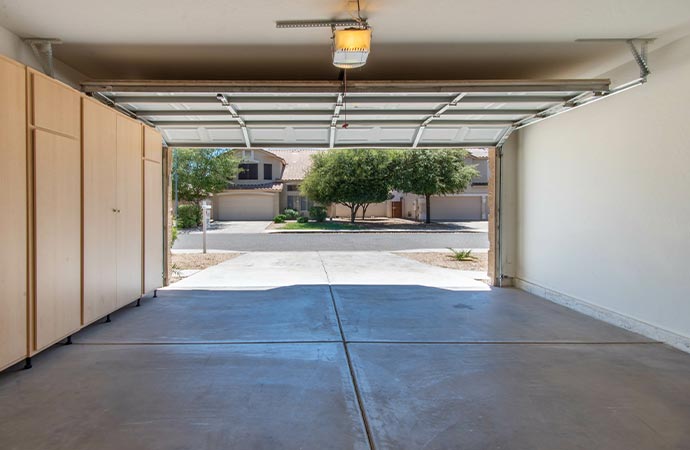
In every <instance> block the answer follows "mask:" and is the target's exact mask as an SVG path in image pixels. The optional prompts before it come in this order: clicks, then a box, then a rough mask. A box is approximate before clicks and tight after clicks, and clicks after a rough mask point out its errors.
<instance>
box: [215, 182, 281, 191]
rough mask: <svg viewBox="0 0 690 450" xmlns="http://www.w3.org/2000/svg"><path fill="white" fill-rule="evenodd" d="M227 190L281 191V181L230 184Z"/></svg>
mask: <svg viewBox="0 0 690 450" xmlns="http://www.w3.org/2000/svg"><path fill="white" fill-rule="evenodd" d="M228 190H229V191H271V192H273V191H275V192H281V191H282V190H283V183H278V182H269V183H252V184H249V183H247V184H244V183H243V184H230V185H228Z"/></svg>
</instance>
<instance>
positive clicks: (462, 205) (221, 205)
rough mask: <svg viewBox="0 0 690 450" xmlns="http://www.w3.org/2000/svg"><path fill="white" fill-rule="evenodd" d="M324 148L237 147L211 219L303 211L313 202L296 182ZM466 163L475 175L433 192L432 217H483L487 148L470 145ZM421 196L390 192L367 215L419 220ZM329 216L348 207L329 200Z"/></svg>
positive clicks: (267, 217) (214, 201)
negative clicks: (454, 190)
mask: <svg viewBox="0 0 690 450" xmlns="http://www.w3.org/2000/svg"><path fill="white" fill-rule="evenodd" d="M321 151H328V150H311V149H275V150H265V149H240V150H236V152H237V154H238V156H239V157H240V158H241V163H240V164H241V166H242V168H243V169H244V170H243V171H242V172H241V173H240V174H239V175H238V177H237V179H235V180H234V181H233V182H232V183H231V184H230V185H228V189H227V190H225V191H224V192H222V193H220V194H216V195H214V196H213V199H212V204H213V218H214V220H271V219H272V218H273V217H275V216H276V215H277V214H279V213H280V212H282V211H283V210H285V209H286V208H292V209H295V210H297V211H300V212H301V213H302V214H304V215H307V214H308V212H309V208H310V207H311V206H312V205H313V202H312V201H311V200H309V199H308V198H306V197H304V196H302V195H300V192H299V185H300V183H301V181H302V180H303V179H304V176H305V174H306V173H307V171H308V170H309V167H310V166H311V156H312V155H313V154H315V153H317V152H321ZM469 152H470V155H469V156H468V158H467V164H470V165H473V166H476V168H477V170H478V171H479V176H478V177H476V178H475V179H474V180H473V181H472V185H471V186H470V187H469V188H468V189H467V190H466V191H465V192H462V193H458V194H452V195H446V196H434V197H432V199H431V217H432V219H433V220H435V221H444V220H446V221H454V220H486V219H487V215H488V206H487V195H488V182H489V167H488V152H487V150H486V149H481V148H479V149H469ZM425 211H426V207H425V199H424V197H423V196H418V195H414V194H409V193H401V192H394V193H393V198H392V199H391V200H389V201H386V202H383V203H377V204H373V205H370V206H369V208H368V209H367V216H369V217H399V218H409V219H413V220H424V219H425V218H426V217H425ZM329 212H330V215H331V216H333V217H349V209H348V208H346V207H345V206H342V205H334V206H332V207H331V209H330V211H329Z"/></svg>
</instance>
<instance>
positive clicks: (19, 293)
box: [0, 57, 28, 370]
mask: <svg viewBox="0 0 690 450" xmlns="http://www.w3.org/2000/svg"><path fill="white" fill-rule="evenodd" d="M0 155H2V164H0V180H2V183H3V186H4V188H3V189H0V209H1V210H2V211H4V214H3V219H2V220H0V236H2V252H0V370H2V369H3V368H5V367H7V366H9V365H11V364H14V363H16V362H17V361H20V360H22V359H23V358H24V357H26V354H27V345H28V341H27V245H28V242H27V238H28V233H27V217H26V215H27V212H28V211H27V192H26V189H27V183H26V180H27V173H26V171H27V164H26V69H25V68H24V66H23V65H21V64H18V63H16V62H14V61H12V60H9V59H5V58H2V57H0Z"/></svg>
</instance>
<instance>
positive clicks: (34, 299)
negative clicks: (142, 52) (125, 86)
mask: <svg viewBox="0 0 690 450" xmlns="http://www.w3.org/2000/svg"><path fill="white" fill-rule="evenodd" d="M27 83H28V89H27V92H28V111H29V114H28V119H29V129H30V132H29V148H30V151H29V154H28V156H29V160H30V167H32V168H33V171H32V173H31V182H30V183H29V186H30V194H31V195H30V199H31V200H33V201H32V202H30V209H29V211H30V219H31V222H32V223H33V229H32V235H33V236H32V237H33V239H30V241H29V242H30V256H31V262H30V266H31V267H32V268H33V271H32V276H31V282H30V285H29V286H30V290H31V301H30V302H29V307H30V308H29V309H30V313H31V320H30V321H29V325H30V327H31V331H30V341H31V345H30V352H29V354H30V355H31V354H33V353H36V352H38V351H40V350H42V349H43V348H46V347H48V346H50V345H52V344H54V343H55V342H57V341H59V340H60V339H63V338H64V337H65V336H67V335H69V334H71V333H73V332H75V331H77V330H78V329H79V328H80V326H81V320H80V318H81V295H80V293H81V142H80V141H81V120H80V110H81V108H80V97H81V96H80V94H79V93H78V92H77V91H75V90H73V89H71V88H69V87H67V86H65V85H64V84H62V83H60V82H58V81H55V80H53V79H52V78H49V77H47V76H45V75H43V74H40V73H38V72H36V71H34V70H32V69H28V70H27Z"/></svg>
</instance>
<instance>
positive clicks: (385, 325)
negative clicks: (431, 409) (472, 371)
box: [332, 285, 651, 343]
mask: <svg viewBox="0 0 690 450" xmlns="http://www.w3.org/2000/svg"><path fill="white" fill-rule="evenodd" d="M332 289H333V295H334V297H335V301H336V304H337V307H338V313H339V315H340V321H341V323H342V326H343V331H344V333H345V337H346V339H347V340H349V341H401V342H626V343H627V342H651V341H650V340H649V339H647V338H645V337H643V336H640V335H638V334H635V333H631V332H628V331H626V330H623V329H621V328H618V327H615V326H613V325H609V324H607V323H604V322H601V321H599V320H596V319H593V318H591V317H588V316H585V315H583V314H580V313H578V312H575V311H573V310H570V309H568V308H565V307H563V306H560V305H557V304H555V303H552V302H549V301H547V300H543V299H540V298H538V297H535V296H533V295H531V294H528V293H526V292H524V291H520V290H517V289H508V288H503V289H494V290H491V291H482V292H478V291H467V290H465V291H462V290H447V289H439V288H429V287H424V286H359V285H351V286H348V285H337V286H333V288H332Z"/></svg>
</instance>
